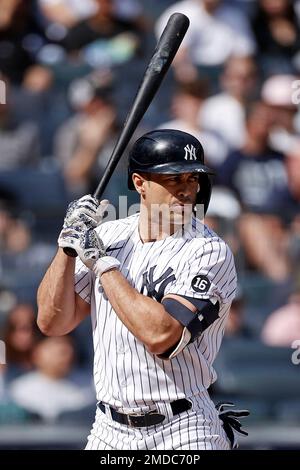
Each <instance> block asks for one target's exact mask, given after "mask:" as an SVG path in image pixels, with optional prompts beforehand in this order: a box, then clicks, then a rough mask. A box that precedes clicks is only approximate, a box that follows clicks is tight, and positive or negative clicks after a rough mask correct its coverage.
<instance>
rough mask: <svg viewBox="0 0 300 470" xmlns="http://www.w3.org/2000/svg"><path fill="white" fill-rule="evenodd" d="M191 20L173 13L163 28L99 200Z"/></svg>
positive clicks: (96, 194) (69, 250)
mask: <svg viewBox="0 0 300 470" xmlns="http://www.w3.org/2000/svg"><path fill="white" fill-rule="evenodd" d="M189 24H190V21H189V19H188V17H187V16H185V15H183V14H182V13H173V15H171V16H170V18H169V21H168V23H167V25H166V27H165V29H164V30H163V32H162V34H161V36H160V38H159V41H158V43H157V45H156V48H155V51H154V53H153V55H152V57H151V60H150V62H149V65H148V67H147V69H146V71H145V73H144V76H143V79H142V82H141V84H140V86H139V89H138V91H137V94H136V97H135V99H134V102H133V105H132V107H131V109H130V111H129V113H128V115H127V118H126V121H125V124H124V127H123V129H122V132H121V134H120V136H119V138H118V141H117V143H116V145H115V147H114V150H113V153H112V155H111V157H110V160H109V162H108V164H107V167H106V169H105V172H104V174H103V176H102V178H101V180H100V183H99V185H98V187H97V189H96V191H95V192H94V197H96V198H97V199H99V198H100V197H101V196H102V194H103V192H104V190H105V188H106V186H107V184H108V181H109V180H110V177H111V175H112V174H113V172H114V170H115V168H116V166H117V164H118V162H119V160H120V158H121V156H122V154H123V152H124V150H125V148H126V147H127V145H128V142H129V141H130V139H131V137H132V134H133V133H134V131H135V129H136V128H137V126H138V124H139V122H140V121H141V119H142V117H143V116H144V114H145V112H146V111H147V109H148V107H149V105H150V103H151V101H152V99H153V97H154V95H155V94H156V92H157V90H158V89H159V86H160V84H161V82H162V80H163V78H164V76H165V74H166V73H167V71H168V69H169V67H170V65H171V63H172V61H173V59H174V57H175V55H176V52H177V51H178V49H179V46H180V44H181V42H182V40H183V38H184V35H185V33H186V31H187V29H188V27H189ZM64 252H65V253H66V254H67V255H69V256H73V257H75V256H77V253H76V251H75V250H73V249H72V248H64Z"/></svg>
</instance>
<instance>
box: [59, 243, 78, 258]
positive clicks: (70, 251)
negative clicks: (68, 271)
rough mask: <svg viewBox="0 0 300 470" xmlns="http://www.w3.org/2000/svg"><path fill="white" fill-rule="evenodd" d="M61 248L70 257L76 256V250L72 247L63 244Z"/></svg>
mask: <svg viewBox="0 0 300 470" xmlns="http://www.w3.org/2000/svg"><path fill="white" fill-rule="evenodd" d="M63 250H64V253H65V254H66V255H68V256H70V258H76V256H78V255H77V253H76V251H75V250H74V248H70V247H69V246H65V247H64V248H63Z"/></svg>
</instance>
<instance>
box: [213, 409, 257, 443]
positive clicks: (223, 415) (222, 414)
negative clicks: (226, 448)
mask: <svg viewBox="0 0 300 470" xmlns="http://www.w3.org/2000/svg"><path fill="white" fill-rule="evenodd" d="M232 406H234V404H233V403H230V402H227V403H226V402H220V403H218V404H217V405H216V409H217V411H218V414H219V418H220V420H221V421H222V422H223V428H224V431H225V432H226V434H227V437H228V439H229V441H230V444H231V448H232V449H237V448H238V442H237V439H236V436H235V433H238V434H242V435H244V436H248V433H247V432H246V431H244V430H243V429H242V425H241V423H240V421H239V419H238V418H244V417H245V416H249V414H250V413H249V411H248V410H230V409H229V410H228V409H226V408H225V407H232Z"/></svg>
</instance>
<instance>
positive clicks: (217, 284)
mask: <svg viewBox="0 0 300 470" xmlns="http://www.w3.org/2000/svg"><path fill="white" fill-rule="evenodd" d="M236 284H237V279H236V270H235V265H234V259H233V255H232V252H231V250H230V248H229V247H228V245H227V244H226V243H225V242H223V241H222V240H221V241H220V240H211V241H209V242H207V243H206V244H205V245H204V246H203V247H201V248H200V249H198V250H197V249H196V250H195V252H194V255H193V256H192V258H191V259H188V260H187V261H186V262H185V264H184V266H183V268H182V269H181V270H180V272H179V273H178V275H177V276H176V279H175V280H174V281H173V283H172V284H169V286H168V288H167V289H166V291H165V293H164V294H165V295H166V294H167V293H169V294H178V295H182V296H187V297H192V298H199V299H208V300H211V301H219V302H220V303H229V302H232V300H233V299H234V296H235V291H236Z"/></svg>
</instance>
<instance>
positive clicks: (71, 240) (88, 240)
mask: <svg viewBox="0 0 300 470" xmlns="http://www.w3.org/2000/svg"><path fill="white" fill-rule="evenodd" d="M58 246H59V247H60V248H73V249H74V250H75V251H76V252H77V254H78V256H79V258H80V259H81V261H82V262H83V263H84V264H85V265H86V266H87V267H88V268H89V269H91V270H93V271H94V272H95V274H96V276H97V277H98V278H99V279H100V277H101V275H102V274H103V273H104V272H106V271H110V270H111V269H118V268H119V266H120V262H119V261H118V260H117V259H116V258H113V257H112V256H105V255H106V252H105V248H104V245H103V242H102V240H101V239H100V238H99V237H98V235H97V233H96V231H95V230H94V229H92V228H89V229H87V228H86V226H85V224H84V223H83V222H81V223H79V224H77V225H73V226H70V227H66V228H63V229H62V231H61V232H60V235H59V237H58Z"/></svg>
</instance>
